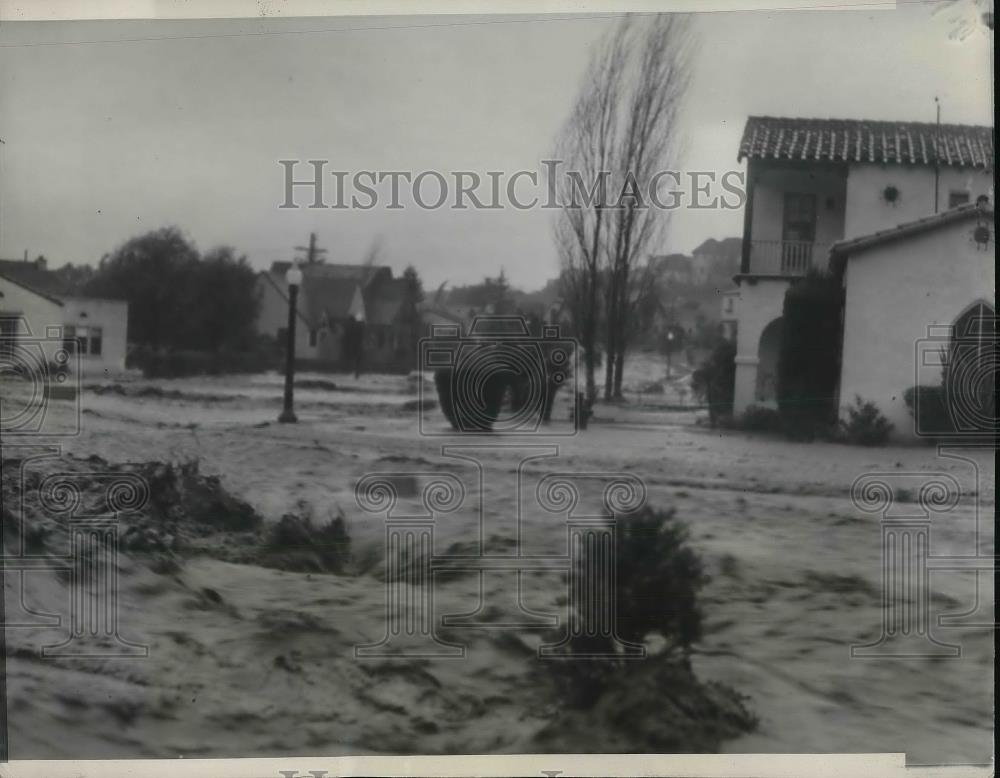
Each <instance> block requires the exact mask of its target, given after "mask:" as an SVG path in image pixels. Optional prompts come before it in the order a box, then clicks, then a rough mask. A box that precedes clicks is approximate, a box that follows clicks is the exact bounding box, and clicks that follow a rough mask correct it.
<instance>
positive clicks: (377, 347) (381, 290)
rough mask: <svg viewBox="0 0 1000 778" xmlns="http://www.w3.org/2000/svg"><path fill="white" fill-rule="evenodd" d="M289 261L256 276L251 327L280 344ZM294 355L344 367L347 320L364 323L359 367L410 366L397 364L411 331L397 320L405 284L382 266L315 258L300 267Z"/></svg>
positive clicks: (285, 317)
mask: <svg viewBox="0 0 1000 778" xmlns="http://www.w3.org/2000/svg"><path fill="white" fill-rule="evenodd" d="M290 267H291V263H290V262H274V263H272V265H271V268H270V269H269V270H266V271H263V272H261V273H260V274H259V277H258V290H259V294H260V301H261V307H260V313H259V315H258V318H257V331H258V332H259V333H261V334H267V335H270V336H272V337H274V338H275V339H276V340H277V342H278V344H279V345H280V346H284V342H285V339H286V337H287V327H288V285H287V283H286V282H285V274H286V273H287V272H288V269H289V268H290ZM301 270H302V287H301V289H300V290H299V302H298V305H297V306H296V307H297V311H298V323H297V324H296V328H295V354H296V357H297V358H298V359H301V360H306V361H315V362H317V363H321V364H325V365H329V366H331V367H345V366H346V364H345V359H346V357H347V355H346V354H345V349H344V345H345V343H344V336H345V334H346V332H347V329H348V326H349V325H350V322H351V320H354V321H355V322H363V323H364V347H363V353H364V357H363V369H365V370H404V369H412V367H409V368H408V367H407V365H406V364H403V362H404V361H406V360H409V359H410V355H407V354H406V353H404V352H406V351H407V349H408V344H409V343H410V342H411V338H412V333H410V332H409V325H407V324H405V323H404V322H403V321H402V320H401V313H402V309H403V305H404V302H405V282H404V280H403V279H402V278H393V275H392V269H391V268H390V267H388V266H384V265H379V266H369V265H344V264H327V263H325V262H317V263H313V264H306V265H302V266H301Z"/></svg>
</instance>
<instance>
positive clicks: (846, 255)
mask: <svg viewBox="0 0 1000 778" xmlns="http://www.w3.org/2000/svg"><path fill="white" fill-rule="evenodd" d="M738 158H739V159H740V160H743V159H746V160H747V201H746V206H745V212H744V233H743V245H742V252H741V258H740V270H739V273H738V274H737V275H736V279H735V280H736V282H737V284H738V288H739V299H738V301H737V302H736V303H735V307H736V312H737V321H738V326H737V328H736V329H737V333H736V338H737V349H736V350H737V355H736V387H735V403H734V408H735V411H736V412H737V413H739V412H741V411H743V410H745V409H746V408H747V407H749V406H751V405H755V404H756V405H765V406H767V405H774V404H775V403H776V399H777V396H776V389H777V367H778V355H779V353H780V347H781V342H782V309H783V303H784V297H785V292H786V290H787V289H788V288H789V287H790V286H791V285H792V284H794V283H796V280H797V279H799V278H801V277H803V276H804V275H806V274H807V273H809V272H810V271H811V270H813V269H816V270H821V271H826V270H827V269H828V268H829V267H830V266H831V265H832V266H835V267H836V268H838V269H839V272H841V273H843V274H844V275H843V278H844V283H845V292H846V304H845V310H844V323H843V324H844V334H843V337H844V341H843V354H842V360H841V362H842V364H841V396H840V403H841V406H843V405H844V403H849V402H850V401H851V400H852V399H853V394H854V393H858V394H861V396H862V397H863V398H864V399H866V400H871V401H873V402H876V404H878V405H879V407H880V408H881V409H882V410H883V412H884V413H885V414H886V415H887V416H889V418H890V420H892V421H893V422H894V423H895V424H896V427H897V433H898V434H902V433H903V432H904V430H906V429H910V430H912V429H913V427H912V422H911V421H909V420H908V418H907V417H906V415H905V414H906V411H905V409H902V399H901V398H902V396H903V393H904V391H905V390H906V389H907V388H908V387H909V386H910V385H912V384H913V383H914V380H915V374H916V367H917V366H916V365H915V362H914V359H915V356H914V355H915V351H914V342H915V340H918V339H919V338H920V337H921V334H920V330H923V331H924V332H926V330H927V327H931V326H936V325H941V324H948V325H950V324H953V323H954V322H957V321H959V319H960V318H961V317H962V316H964V313H963V312H964V311H966V310H968V309H969V306H973V307H974V306H977V305H979V304H980V303H981V302H983V301H985V302H984V303H983V304H984V305H985V306H987V307H988V308H990V309H992V307H993V306H995V301H994V294H995V292H994V289H995V280H994V279H995V275H994V270H993V256H992V252H993V249H990V251H989V252H988V254H989V256H988V261H984V257H986V253H984V252H983V251H982V250H981V248H982V247H981V246H979V245H978V244H976V241H974V240H973V230H974V228H979V227H982V228H984V229H986V230H987V234H988V240H987V243H989V245H993V244H992V243H990V241H991V240H992V237H991V236H992V230H993V224H992V220H989V224H988V225H986V226H984V225H982V224H981V223H980V222H982V221H983V219H984V214H985V213H986V210H984V209H983V208H982V207H980V206H977V205H976V203H977V202H979V203H980V204H982V203H986V204H987V206H988V208H989V213H990V214H992V210H991V207H992V206H991V205H990V203H991V201H992V195H993V165H994V154H993V130H992V128H991V127H983V126H970V125H947V124H945V125H935V124H926V123H918V122H873V121H860V120H833V119H788V118H773V117H750V118H749V119H748V120H747V124H746V128H745V130H744V133H743V139H742V142H741V144H740V149H739V157H738ZM980 232H981V231H980ZM977 234H980V233H977ZM974 244H975V245H974ZM918 324H919V325H920V326H918ZM900 333H905V337H904V338H903V339H902V340H899V337H900V335H899V334H900ZM907 339H909V340H907ZM903 341H906V342H903ZM890 344H891V345H890ZM887 349H888V350H891V351H892V356H890V355H889V353H888V352H887V351H886V350H887ZM907 374H908V376H909V382H907Z"/></svg>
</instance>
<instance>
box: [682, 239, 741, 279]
mask: <svg viewBox="0 0 1000 778" xmlns="http://www.w3.org/2000/svg"><path fill="white" fill-rule="evenodd" d="M742 248H743V239H742V238H724V239H723V240H716V239H715V238H709V239H708V240H706V241H705V242H704V243H702V244H701V245H699V246H698V248H696V249H695V250H694V251H693V252H691V272H692V281H693V282H694V283H695V284H706V283H708V281H709V279H711V278H720V279H723V278H724V279H730V278H732V277H733V275H735V274H736V273H737V272H739V269H740V252H741V251H742Z"/></svg>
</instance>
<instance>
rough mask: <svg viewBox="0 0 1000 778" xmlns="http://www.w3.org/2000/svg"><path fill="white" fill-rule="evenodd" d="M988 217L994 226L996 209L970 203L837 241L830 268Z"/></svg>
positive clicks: (832, 252) (833, 249)
mask: <svg viewBox="0 0 1000 778" xmlns="http://www.w3.org/2000/svg"><path fill="white" fill-rule="evenodd" d="M981 217H982V218H987V219H989V220H990V222H991V224H992V223H993V209H992V208H991V207H989V206H987V207H980V206H978V205H976V204H975V203H966V204H964V205H960V206H958V207H957V208H951V209H950V210H947V211H941V212H940V213H935V214H933V215H932V216H925V217H924V218H922V219H917V220H916V221H912V222H906V223H904V224H900V225H897V226H895V227H892V228H890V229H888V230H879V231H878V232H873V233H871V234H870V235H862V236H860V237H857V238H851V239H850V240H841V241H837V242H836V243H834V244H833V245H832V246H831V247H830V266H831V267H832V268H834V269H838V268H839V267H842V266H843V263H844V261H846V259H847V257H848V256H849V255H850V256H854V255H856V254H860V253H861V252H863V251H867V250H868V249H871V248H874V247H876V246H881V245H884V244H886V243H890V242H892V241H896V240H900V239H902V238H909V237H913V236H915V235H920V234H922V233H925V232H930V231H932V230H937V229H940V228H941V227H945V226H947V225H949V224H955V223H957V222H963V221H966V220H968V219H974V218H981Z"/></svg>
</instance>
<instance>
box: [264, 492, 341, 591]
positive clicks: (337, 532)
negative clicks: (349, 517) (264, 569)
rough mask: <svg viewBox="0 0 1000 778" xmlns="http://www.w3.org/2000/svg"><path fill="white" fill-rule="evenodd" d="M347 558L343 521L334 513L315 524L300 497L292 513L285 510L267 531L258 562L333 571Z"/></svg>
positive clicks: (300, 569)
mask: <svg viewBox="0 0 1000 778" xmlns="http://www.w3.org/2000/svg"><path fill="white" fill-rule="evenodd" d="M350 560H351V538H350V535H349V534H348V532H347V523H346V522H345V521H344V517H343V516H342V515H337V516H335V517H333V518H332V519H330V521H328V522H327V523H326V524H323V525H321V526H316V524H315V523H314V521H313V512H312V509H311V508H310V506H309V505H308V504H306V503H305V502H302V501H300V502H299V503H298V505H297V506H296V511H295V512H294V513H286V514H285V515H284V516H282V517H281V519H280V520H279V521H278V523H277V524H275V525H274V526H273V527H271V529H270V530H269V532H268V535H267V539H266V541H265V543H264V546H263V548H262V549H261V554H260V560H259V561H260V562H261V564H264V565H266V566H268V567H275V568H278V569H280V570H295V571H300V572H315V573H336V574H341V573H343V572H344V571H345V568H346V567H347V564H348V563H349V562H350Z"/></svg>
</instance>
